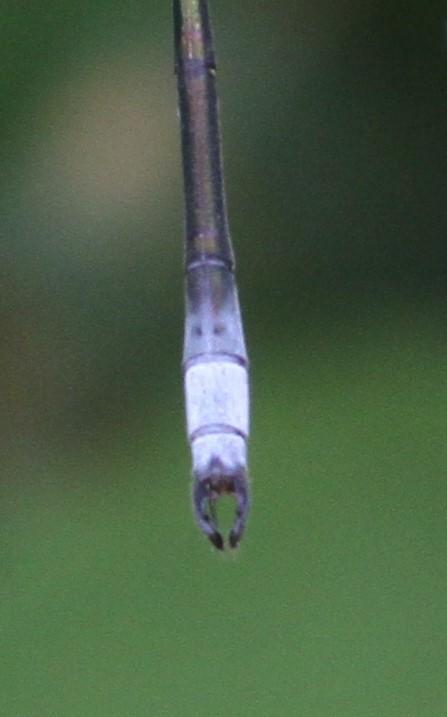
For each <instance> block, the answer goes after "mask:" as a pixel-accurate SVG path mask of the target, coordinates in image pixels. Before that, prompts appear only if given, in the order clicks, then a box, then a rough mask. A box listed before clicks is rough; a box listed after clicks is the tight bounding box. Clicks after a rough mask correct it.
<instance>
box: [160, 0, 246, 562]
mask: <svg viewBox="0 0 447 717" xmlns="http://www.w3.org/2000/svg"><path fill="white" fill-rule="evenodd" d="M174 25H175V65H176V73H177V85H178V95H179V111H180V124H181V138H182V156H183V178H184V191H185V210H186V222H185V224H186V226H185V235H186V239H185V244H186V249H185V254H186V260H185V263H186V321H185V340H184V354H183V370H184V384H185V400H186V418H187V432H188V438H189V441H190V444H191V451H192V462H193V479H194V485H193V504H194V510H195V515H196V519H197V522H198V525H199V527H200V528H201V530H202V531H203V532H204V533H205V534H206V535H207V536H208V538H209V539H210V540H211V542H212V543H213V544H214V545H215V547H216V548H218V549H219V550H222V549H223V548H224V546H225V542H224V538H223V536H222V533H221V531H220V529H219V526H218V522H217V513H216V502H217V501H218V499H219V498H220V496H222V495H224V494H230V495H233V496H234V498H235V499H236V516H235V519H234V522H233V525H232V528H231V530H230V533H229V536H228V543H229V546H230V547H231V548H235V547H236V546H237V545H238V543H239V541H240V539H241V537H242V533H243V531H244V528H245V523H246V519H247V514H248V510H249V504H250V496H249V489H248V480H247V439H248V429H249V395H248V363H247V352H246V348H245V341H244V334H243V329H242V322H241V317H240V310H239V300H238V295H237V287H236V282H235V276H234V258H233V250H232V245H231V239H230V234H229V229H228V219H227V211H226V202H225V192H224V184H223V170H222V157H221V143H220V130H219V116H218V101H217V91H216V65H215V60H214V50H213V42H212V34H211V24H210V17H209V12H208V5H207V2H206V0H174Z"/></svg>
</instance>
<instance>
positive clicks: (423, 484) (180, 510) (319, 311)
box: [0, 0, 447, 717]
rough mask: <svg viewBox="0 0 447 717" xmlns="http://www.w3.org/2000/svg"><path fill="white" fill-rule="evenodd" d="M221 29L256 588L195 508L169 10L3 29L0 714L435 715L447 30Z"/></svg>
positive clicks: (97, 11)
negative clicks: (244, 351)
mask: <svg viewBox="0 0 447 717" xmlns="http://www.w3.org/2000/svg"><path fill="white" fill-rule="evenodd" d="M211 10H212V11H213V18H214V24H215V34H216V43H217V50H218V59H219V87H220V91H221V104H222V119H223V126H224V143H225V144H224V146H225V160H226V173H227V189H228V195H229V207H230V214H231V225H232V229H233V238H234V243H235V248H236V252H237V258H238V276H239V281H240V292H241V299H242V302H243V309H244V315H245V320H246V329H247V338H248V342H249V348H250V354H251V360H252V369H253V381H252V392H253V404H254V406H253V439H252V443H251V458H252V476H253V490H254V506H253V512H252V516H251V521H250V525H249V529H248V532H247V535H246V538H245V539H244V542H243V545H242V548H241V550H240V552H239V554H238V555H237V557H236V558H235V559H231V558H225V557H224V558H223V559H222V558H221V556H219V555H216V554H214V553H212V552H211V550H210V548H209V547H208V545H207V543H206V542H205V541H204V539H203V538H202V537H201V536H200V535H199V533H198V531H197V529H196V528H195V526H194V524H193V520H192V517H191V515H190V507H189V494H188V491H189V488H188V476H189V455H188V449H187V446H186V442H185V438H184V426H183V404H182V398H183V397H182V386H181V375H180V369H179V361H180V354H181V343H182V314H183V298H182V290H183V287H182V244H181V243H182V221H183V220H182V196H181V191H182V190H181V173H180V153H179V138H178V127H177V120H176V112H175V107H176V94H175V82H174V77H173V72H172V38H171V15H170V7H169V3H168V2H166V3H155V2H152V3H151V2H140V3H138V2H125V3H113V2H110V0H108V2H104V0H78V2H76V3H74V2H68V0H58V1H57V2H56V0H46V1H43V2H40V3H21V2H17V0H6V2H5V3H4V5H3V8H2V23H1V28H0V38H1V42H0V48H1V49H0V54H1V66H2V68H3V73H2V76H1V79H0V87H1V96H2V109H3V111H2V114H1V117H0V131H1V134H0V143H1V145H0V146H1V150H2V162H1V164H2V173H1V178H0V190H1V191H0V232H1V242H2V282H1V318H2V323H1V332H0V341H1V371H0V390H1V395H2V403H1V405H2V410H1V434H0V439H1V448H2V459H1V483H0V511H1V523H0V541H1V542H0V545H1V556H2V557H1V562H0V569H1V574H0V576H1V580H0V587H1V596H2V599H1V606H0V630H1V633H0V634H1V651H0V654H1V657H0V661H1V671H0V712H1V714H2V715H5V717H27V716H28V715H32V716H34V715H36V717H50V716H51V717H53V715H58V716H59V715H60V716H61V717H99V716H101V717H115V715H116V717H118V716H119V717H123V715H129V716H130V715H132V717H140V716H141V717H143V715H144V716H145V717H146V715H153V716H154V717H159V716H160V717H161V716H162V715H163V716H165V715H166V716H169V717H171V716H172V717H178V716H179V715H181V716H182V717H188V716H189V715H191V716H194V717H202V716H205V715H207V716H208V715H214V716H215V717H223V716H224V715H225V717H226V716H227V715H229V714H231V715H235V716H240V717H249V716H250V715H257V716H259V715H281V717H284V716H285V715H291V716H292V715H297V714H299V715H302V716H303V717H351V716H352V717H366V716H369V715H371V716H372V715H374V717H376V715H380V717H433V716H434V715H439V716H440V715H443V714H445V713H447V686H446V680H445V655H446V634H447V609H446V600H445V595H446V591H447V567H446V558H445V556H446V553H447V531H446V526H447V521H446V515H447V513H446V497H447V488H446V480H445V470H446V458H447V449H446V438H445V433H446V425H447V406H446V400H447V381H446V370H447V369H446V358H445V357H446V348H447V335H446V323H445V318H446V316H445V314H446V312H445V300H446V284H445V268H444V267H445V261H446V258H447V257H446V253H447V252H446V242H445V235H446V229H447V226H446V224H447V221H446V199H445V171H444V164H445V162H444V156H445V106H446V100H447V77H446V62H447V56H446V54H447V51H446V46H445V36H444V28H445V17H444V14H445V7H444V5H443V3H440V2H432V3H425V2H422V0H419V1H418V2H416V1H413V2H405V3H404V2H402V1H401V0H398V1H397V2H394V3H388V2H385V0H382V1H381V2H372V1H371V0H367V2H363V3H356V2H354V1H353V0H346V1H345V2H343V3H329V2H323V3H317V4H315V3H313V2H310V0H305V1H304V2H303V3H296V4H295V3H290V2H283V1H278V0H277V1H276V2H261V3H260V2H257V3H254V2H249V1H247V2H243V3H241V2H236V0H226V2H225V3H218V2H217V1H216V2H213V3H212V4H211ZM443 13H444V14H443Z"/></svg>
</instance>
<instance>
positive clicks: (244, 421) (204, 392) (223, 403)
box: [185, 360, 249, 440]
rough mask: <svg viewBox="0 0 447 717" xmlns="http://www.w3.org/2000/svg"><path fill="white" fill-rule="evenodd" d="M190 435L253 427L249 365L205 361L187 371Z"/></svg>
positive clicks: (237, 431)
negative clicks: (249, 403) (251, 422)
mask: <svg viewBox="0 0 447 717" xmlns="http://www.w3.org/2000/svg"><path fill="white" fill-rule="evenodd" d="M185 395H186V422H187V430H188V437H189V439H190V440H194V439H195V438H196V437H197V438H198V437H199V436H202V435H204V434H206V433H224V432H228V433H232V432H233V433H235V434H238V435H240V436H242V437H243V438H244V439H246V438H247V436H248V430H249V409H248V400H249V396H248V377H247V369H246V367H245V366H241V365H240V364H237V363H234V362H231V361H225V360H220V361H205V362H203V363H196V364H193V365H192V366H190V367H189V368H188V369H187V370H186V372H185Z"/></svg>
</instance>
